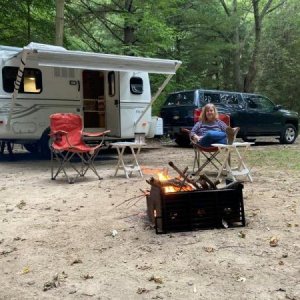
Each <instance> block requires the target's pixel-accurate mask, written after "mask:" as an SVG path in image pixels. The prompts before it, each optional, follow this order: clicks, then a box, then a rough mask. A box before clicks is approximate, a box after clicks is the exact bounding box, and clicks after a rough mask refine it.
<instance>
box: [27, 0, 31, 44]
mask: <svg viewBox="0 0 300 300" xmlns="http://www.w3.org/2000/svg"><path fill="white" fill-rule="evenodd" d="M31 2H32V1H31V0H27V1H26V4H27V42H28V44H29V43H30V42H31V11H30V6H31Z"/></svg>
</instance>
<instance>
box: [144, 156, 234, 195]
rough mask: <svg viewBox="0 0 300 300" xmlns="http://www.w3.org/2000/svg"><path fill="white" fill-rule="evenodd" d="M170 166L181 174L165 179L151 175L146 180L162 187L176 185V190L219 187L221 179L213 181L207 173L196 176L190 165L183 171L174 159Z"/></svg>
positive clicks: (232, 184)
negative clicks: (193, 174)
mask: <svg viewBox="0 0 300 300" xmlns="http://www.w3.org/2000/svg"><path fill="white" fill-rule="evenodd" d="M169 166H170V167H172V168H173V169H174V170H175V171H176V172H177V173H178V174H179V175H180V176H179V177H176V178H171V179H167V180H163V181H161V180H159V179H156V178H154V177H151V178H150V179H149V180H146V182H147V183H148V184H150V185H152V186H157V187H160V188H166V187H174V192H180V191H193V190H216V189H218V188H217V185H218V184H219V183H220V181H219V180H217V181H212V180H211V179H210V178H209V177H208V176H207V175H206V174H200V175H199V176H197V178H194V177H193V176H192V175H191V174H190V173H189V172H188V167H186V168H185V169H184V170H182V171H181V170H180V169H179V168H178V167H176V166H175V164H174V163H173V162H172V161H170V162H169ZM238 184H240V183H239V182H237V181H235V182H232V183H230V184H228V185H226V186H224V187H222V188H221V189H228V188H234V187H235V186H236V185H238Z"/></svg>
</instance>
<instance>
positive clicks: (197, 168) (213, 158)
mask: <svg viewBox="0 0 300 300" xmlns="http://www.w3.org/2000/svg"><path fill="white" fill-rule="evenodd" d="M219 119H220V120H222V121H223V122H224V123H225V124H226V125H228V126H230V116H229V115H225V114H220V115H219ZM185 131H186V133H188V130H186V129H185ZM189 133H190V132H189ZM234 138H235V137H234ZM190 140H191V144H192V146H193V149H194V164H193V173H194V175H196V176H197V175H199V174H200V173H201V172H202V170H203V169H204V168H205V167H206V166H208V165H211V166H213V167H214V168H215V169H216V170H218V171H219V168H220V166H221V165H222V163H221V161H220V160H219V159H218V155H219V153H220V151H219V149H218V148H217V147H202V146H200V145H199V144H197V142H195V141H194V140H193V139H192V138H190ZM202 157H203V160H204V161H203V162H202V163H201V158H202Z"/></svg>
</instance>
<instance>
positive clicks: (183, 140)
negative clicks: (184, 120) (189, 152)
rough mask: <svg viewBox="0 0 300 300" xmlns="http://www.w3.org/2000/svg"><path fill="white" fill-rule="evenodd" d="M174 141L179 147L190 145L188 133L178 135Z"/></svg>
mask: <svg viewBox="0 0 300 300" xmlns="http://www.w3.org/2000/svg"><path fill="white" fill-rule="evenodd" d="M175 142H176V144H177V145H178V146H180V147H190V146H191V141H190V138H189V136H188V135H178V136H177V137H176V138H175Z"/></svg>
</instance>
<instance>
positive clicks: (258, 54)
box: [0, 0, 300, 111]
mask: <svg viewBox="0 0 300 300" xmlns="http://www.w3.org/2000/svg"><path fill="white" fill-rule="evenodd" d="M1 3H2V9H1V10H0V16H1V19H0V31H1V36H0V39H1V41H0V44H2V45H13V46H24V45H26V44H28V43H29V42H30V41H35V42H40V43H50V44H53V43H63V45H64V46H65V47H66V48H69V49H83V50H86V51H95V52H104V53H116V54H126V55H139V56H149V57H160V58H170V59H179V60H182V61H183V65H182V67H181V68H180V69H179V71H178V74H177V75H176V77H174V80H172V82H171V84H169V86H168V88H167V91H166V92H168V91H173V90H179V89H191V88H198V87H203V88H213V89H226V90H236V91H247V92H252V91H256V92H260V93H263V94H265V95H267V96H270V97H271V98H272V99H273V100H274V101H275V102H277V103H281V104H285V105H286V106H287V107H289V108H293V109H296V110H298V111H300V101H299V97H300V90H299V83H298V82H299V80H300V75H299V72H298V70H299V64H300V63H299V61H300V60H299V53H300V38H299V37H300V26H299V25H300V18H299V16H298V15H297V13H295V12H299V11H300V3H299V1H297V0H160V1H157V0H147V1H145V0H110V1H102V0H65V1H63V0H56V1H54V0H50V1H49V0H2V2H1ZM58 6H60V7H62V6H63V9H64V10H63V11H62V10H59V9H58ZM62 15H63V16H64V19H63V20H62ZM59 22H60V23H59ZM62 27H63V33H62ZM62 37H63V40H62ZM152 79H153V83H154V85H155V84H156V82H157V77H155V76H154V78H152ZM161 101H163V97H161ZM159 105H160V102H158V106H159Z"/></svg>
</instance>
